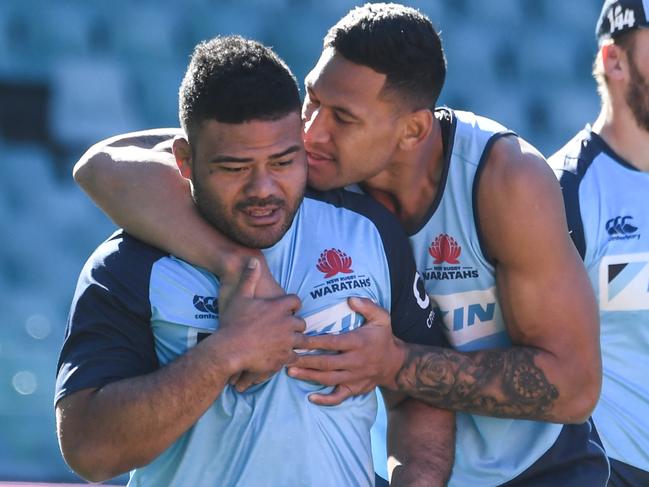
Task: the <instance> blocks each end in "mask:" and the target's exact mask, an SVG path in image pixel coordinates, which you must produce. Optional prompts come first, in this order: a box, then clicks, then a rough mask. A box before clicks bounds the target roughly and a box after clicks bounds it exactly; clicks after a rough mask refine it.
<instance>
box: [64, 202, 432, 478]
mask: <svg viewBox="0 0 649 487" xmlns="http://www.w3.org/2000/svg"><path fill="white" fill-rule="evenodd" d="M314 194H315V193H312V194H311V195H310V196H307V197H306V198H305V200H304V202H303V204H302V205H301V207H300V209H299V210H298V212H297V214H296V217H295V219H294V221H293V224H292V226H291V228H290V229H289V231H288V232H287V233H286V234H285V235H284V237H283V238H282V239H281V240H280V241H279V242H278V243H277V244H276V245H274V246H273V247H272V248H269V249H267V250H264V251H263V253H264V256H265V258H266V260H267V262H268V265H269V268H270V270H271V272H272V273H273V275H274V277H275V278H276V279H277V280H278V282H279V283H280V285H281V286H282V287H283V288H284V289H285V290H286V291H287V292H289V293H295V294H297V295H298V296H299V297H300V298H301V300H302V308H301V309H300V311H299V314H300V316H302V317H304V318H305V321H306V323H307V330H306V333H309V334H322V333H343V332H347V331H349V330H352V329H354V328H356V327H358V326H360V325H361V324H362V321H363V318H362V316H361V315H359V314H356V313H354V312H353V311H352V310H351V309H350V308H349V307H348V306H347V301H346V300H347V298H348V297H350V296H360V297H366V298H370V299H372V300H373V301H375V302H376V303H378V304H379V305H380V306H381V307H383V308H385V309H387V310H389V311H391V313H392V323H393V331H394V333H395V334H396V335H397V336H401V337H402V338H403V339H406V340H408V341H421V342H423V343H426V342H428V343H431V344H438V345H440V344H443V342H444V338H443V335H442V332H441V330H439V329H438V330H437V331H435V329H434V328H433V329H431V328H430V327H429V326H428V325H429V324H430V322H429V321H428V319H429V318H430V317H429V313H430V310H429V309H428V308H427V307H426V304H425V303H424V301H425V300H424V299H423V297H425V294H424V290H423V287H421V280H420V279H418V278H417V275H416V270H415V264H414V261H413V259H412V253H411V251H410V249H409V247H408V241H407V238H406V236H405V234H404V233H403V232H402V231H401V230H400V227H399V226H398V223H397V222H396V220H394V219H393V217H392V216H391V215H390V214H389V213H387V211H386V210H385V209H383V208H381V207H379V206H378V204H376V203H375V202H372V201H370V200H369V199H368V198H366V197H363V196H360V195H356V194H351V193H347V192H339V193H334V194H338V195H339V196H338V197H333V196H330V195H331V194H330V193H327V195H329V196H326V197H325V196H322V195H320V196H317V195H316V196H314ZM417 283H419V284H420V288H419V289H417V286H416V285H417ZM218 293H219V282H218V280H217V279H216V278H215V277H214V276H213V275H211V274H209V273H208V272H206V271H204V270H202V269H200V268H197V267H194V266H192V265H190V264H188V263H186V262H184V261H182V260H179V259H177V258H174V257H172V256H168V255H165V254H162V253H161V252H159V251H157V250H155V249H151V248H150V247H148V246H146V245H144V244H142V243H140V242H137V241H136V240H135V239H133V238H132V237H129V236H128V235H121V236H119V235H118V236H117V237H113V239H111V240H109V241H108V242H106V243H105V244H103V245H102V246H101V247H100V248H99V250H98V251H97V252H96V253H95V255H94V256H93V258H91V260H90V261H89V263H88V264H87V265H86V268H84V271H83V272H82V275H81V278H80V281H79V285H78V288H77V292H76V295H75V299H74V302H73V306H72V311H71V318H70V324H69V329H68V335H67V337H66V342H65V344H64V348H63V351H62V354H61V360H60V362H59V364H60V370H59V377H58V379H57V400H58V399H60V398H61V397H64V396H65V395H67V394H70V393H72V392H74V391H75V390H79V389H80V388H84V387H99V386H101V385H103V384H104V383H108V382H111V381H113V380H117V378H119V377H120V376H121V377H129V376H133V375H138V371H139V373H145V372H147V368H148V369H150V370H148V371H152V370H155V369H156V368H158V367H159V366H164V365H165V364H167V363H169V362H171V361H172V360H174V359H175V358H177V357H178V356H180V355H182V354H183V353H185V352H187V351H188V350H189V349H191V348H192V347H193V346H195V345H196V344H197V343H198V342H199V341H200V340H202V339H204V338H205V337H207V336H209V334H210V333H212V332H214V331H215V330H217V329H218V327H219V318H218V317H219V313H218ZM123 310H126V311H123ZM107 317H110V319H108V318H107ZM260 319H263V317H260ZM129 320H130V321H129ZM427 321H428V323H427ZM98 330H101V331H100V332H99V333H98ZM125 335H126V338H124V336H125ZM129 335H130V336H129ZM102 336H110V337H111V339H110V340H109V342H110V343H103V342H102V338H101V337H102ZM147 337H149V338H147ZM147 340H149V341H150V343H148V342H147ZM138 341H140V342H138ZM149 349H150V351H148V350H149ZM115 350H124V351H123V352H120V354H121V357H122V360H114V358H115V355H114V354H115V353H116V352H115ZM147 353H148V354H149V355H154V357H151V356H148V357H146V360H144V359H142V360H141V359H140V358H139V357H138V358H137V359H136V358H132V359H131V360H132V364H129V365H128V366H124V370H120V369H118V370H115V368H116V367H120V365H119V363H120V362H127V360H126V357H130V356H131V355H137V354H142V355H143V356H146V354H147ZM103 357H105V360H102V358H103ZM143 360H144V363H142V364H141V362H142V361H143ZM156 361H157V363H156ZM98 363H101V365H97V364H98ZM131 369H135V370H134V371H132V370H131ZM323 391H325V392H327V391H329V388H325V387H323V386H320V385H316V384H312V383H307V382H304V381H299V380H296V379H292V378H290V377H288V376H287V374H286V372H285V371H284V370H282V371H280V372H278V373H277V374H275V375H274V376H273V377H272V378H271V379H269V380H268V381H267V382H266V383H263V384H260V385H257V386H254V387H253V388H251V389H250V390H249V391H247V392H245V393H238V392H236V391H235V390H234V389H233V388H232V387H230V386H226V388H225V389H224V391H223V392H222V394H221V395H220V396H219V398H218V399H217V400H216V401H215V402H214V404H213V405H212V406H211V407H210V408H209V409H208V410H207V411H206V412H205V414H203V416H202V417H201V418H200V419H199V420H198V422H197V423H196V424H195V425H194V426H193V427H192V428H191V429H190V430H188V431H187V432H186V433H185V434H184V435H183V436H182V437H181V438H180V439H179V440H178V441H176V442H175V443H174V444H173V445H172V446H171V447H170V448H168V449H167V450H166V451H165V452H164V453H162V454H161V455H160V456H159V457H158V458H156V459H155V460H154V461H153V462H152V463H150V464H149V465H147V466H145V467H143V468H139V469H137V470H135V471H134V472H132V474H131V478H130V482H129V485H131V486H190V485H191V486H198V485H223V486H245V487H248V486H285V485H291V486H305V487H306V486H309V487H318V486H321V487H330V486H371V485H373V484H374V469H373V465H372V453H371V442H370V428H371V426H372V424H373V423H374V420H375V416H376V410H377V399H376V394H375V393H371V394H365V395H361V396H357V397H353V398H350V399H348V400H346V401H345V402H343V403H342V404H341V405H339V406H335V407H321V406H316V405H314V404H312V403H310V402H309V400H308V395H309V394H311V393H313V392H323ZM377 446H378V448H379V450H384V449H385V447H384V445H377Z"/></svg>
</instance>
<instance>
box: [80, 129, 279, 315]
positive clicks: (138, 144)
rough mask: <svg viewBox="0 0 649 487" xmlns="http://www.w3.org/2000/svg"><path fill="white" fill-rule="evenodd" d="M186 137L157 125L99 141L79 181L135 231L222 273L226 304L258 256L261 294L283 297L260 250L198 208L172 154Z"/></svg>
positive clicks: (82, 167) (83, 165)
mask: <svg viewBox="0 0 649 487" xmlns="http://www.w3.org/2000/svg"><path fill="white" fill-rule="evenodd" d="M182 135H183V134H182V131H181V130H180V129H157V130H147V131H142V132H133V133H129V134H124V135H118V136H116V137H113V138H110V139H107V140H104V141H102V142H99V143H97V144H95V145H94V146H93V147H91V148H90V149H89V150H88V151H87V152H86V153H85V154H84V155H83V156H82V157H81V159H80V160H79V161H78V162H77V164H76V165H75V167H74V171H73V175H74V179H75V181H76V182H77V183H78V184H79V186H81V188H82V189H83V190H84V191H85V192H86V193H87V194H88V196H90V198H92V200H93V201H94V202H95V203H97V205H98V206H99V207H100V208H101V209H102V210H103V211H104V212H105V213H106V214H107V215H108V216H109V217H110V218H111V219H112V220H113V221H114V222H115V223H117V225H119V226H120V227H122V228H124V229H125V230H126V231H127V232H129V233H130V234H131V235H134V236H135V237H137V238H139V239H140V240H142V241H144V242H147V243H149V244H151V245H153V246H155V247H158V248H161V249H164V250H165V251H167V252H169V253H171V254H173V255H176V256H178V257H181V258H182V259H184V260H186V261H188V262H191V263H193V264H196V265H199V266H201V267H204V268H206V269H208V270H210V271H212V272H214V273H215V274H216V275H218V276H219V277H220V278H221V281H222V283H223V289H222V293H223V295H222V299H221V301H222V303H221V304H222V305H223V304H224V303H225V301H226V300H227V298H228V297H229V295H230V292H231V287H232V286H233V285H234V284H235V283H236V281H237V279H238V277H239V275H240V273H241V269H242V268H243V266H244V263H245V262H246V261H247V260H248V259H249V258H250V257H252V256H255V257H257V258H259V259H260V262H261V264H262V277H261V280H260V283H259V286H258V293H259V294H260V295H262V296H277V295H280V294H281V289H280V288H279V286H278V285H277V284H276V283H275V282H274V280H273V279H272V277H271V275H270V272H269V271H268V270H267V268H266V263H265V260H264V259H263V258H262V257H261V254H260V252H259V251H258V250H254V249H247V248H244V247H241V246H239V245H237V244H235V243H233V242H232V241H230V240H229V239H228V238H226V237H224V236H223V235H221V233H219V232H218V231H217V230H216V229H215V228H214V227H213V226H211V225H209V224H208V223H207V222H206V221H205V220H204V219H203V218H202V217H201V215H200V214H199V212H198V211H197V210H196V206H195V205H194V203H193V201H192V198H191V187H190V183H189V181H188V180H186V179H184V178H183V177H182V176H181V175H180V172H179V171H178V168H177V166H176V162H175V160H174V157H173V155H172V154H171V153H170V147H171V144H170V142H171V141H172V140H173V138H174V137H175V136H182Z"/></svg>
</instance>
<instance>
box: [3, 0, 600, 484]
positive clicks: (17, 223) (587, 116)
mask: <svg viewBox="0 0 649 487" xmlns="http://www.w3.org/2000/svg"><path fill="white" fill-rule="evenodd" d="M360 3H362V2H353V1H349V0H327V1H323V0H219V1H217V0H211V1H210V0H186V1H183V2H180V1H177V2H173V1H171V0H165V1H160V0H158V1H154V0H132V1H126V0H112V1H110V2H106V1H101V0H76V1H75V0H2V2H0V155H1V160H2V162H1V164H2V166H1V167H2V175H1V176H0V222H1V223H2V228H3V230H2V237H0V242H1V244H0V310H1V311H0V312H1V313H2V315H1V316H2V322H1V324H0V481H1V480H29V481H55V482H70V481H75V480H76V479H77V478H76V477H75V476H74V474H72V473H71V472H70V470H69V469H68V468H67V467H66V465H65V464H64V463H63V461H62V459H61V457H60V454H59V451H58V447H57V443H56V436H55V426H54V415H53V407H52V397H53V390H54V378H55V368H56V360H57V356H58V352H59V348H60V345H61V342H62V338H63V333H64V327H65V319H66V316H67V311H68V306H69V302H70V299H71V297H72V294H73V291H74V286H75V283H76V278H77V274H78V272H79V270H80V269H81V266H82V265H83V263H84V261H85V259H86V257H87V255H88V254H89V252H91V251H92V249H93V248H94V247H95V246H96V245H97V244H98V243H99V242H100V241H101V240H103V239H104V238H105V237H106V236H107V235H108V234H109V233H110V232H111V231H112V230H113V229H114V227H113V225H112V224H111V222H109V221H108V220H107V219H106V218H105V217H104V216H103V215H102V214H101V213H100V212H99V211H98V210H97V209H96V208H95V207H94V206H93V205H92V204H91V203H90V202H89V201H88V200H87V199H86V198H85V197H84V196H83V195H82V194H81V192H80V191H79V190H78V189H77V188H76V187H75V186H74V185H73V183H72V180H71V175H70V174H71V168H72V166H73V164H74V163H75V161H76V160H77V159H78V158H79V156H80V155H81V154H82V153H83V151H84V150H85V148H87V147H88V146H89V145H91V144H92V143H93V142H95V141H97V140H99V139H101V138H104V137H107V136H110V135H114V134H116V133H119V132H124V131H131V130H138V129H143V128H149V127H158V126H177V125H178V122H177V105H176V100H177V88H178V85H179V83H180V80H181V77H182V74H183V72H184V70H185V68H186V64H187V61H188V57H189V55H190V53H191V50H192V47H193V46H194V45H195V44H196V43H197V42H198V41H200V40H203V39H207V38H210V37H213V36H214V35H217V34H230V33H239V34H242V35H246V36H250V37H253V38H255V39H258V40H261V41H262V42H264V43H266V44H269V45H271V46H273V47H274V48H275V49H276V50H277V52H278V53H279V54H280V55H281V56H282V57H283V58H284V59H285V60H286V61H287V62H288V63H289V65H290V66H291V67H292V68H293V70H294V71H295V73H296V75H297V77H298V79H299V80H300V83H301V82H302V80H303V78H304V75H305V74H306V73H307V72H308V70H309V68H310V67H311V66H312V65H313V63H314V62H315V60H316V59H317V57H318V55H319V52H320V47H321V41H322V37H323V36H324V34H325V32H326V30H327V28H328V27H329V26H330V25H332V24H333V23H334V22H335V21H336V20H337V19H338V18H340V17H341V16H342V15H343V14H344V13H345V12H346V11H347V10H349V9H350V8H351V7H352V6H354V5H357V4H360ZM404 3H406V4H408V5H412V6H414V7H417V8H419V9H420V10H422V11H423V12H425V13H426V14H428V15H429V16H430V18H431V19H432V21H433V23H434V24H435V26H436V27H437V29H438V30H441V35H442V40H443V44H444V47H445V50H446V55H447V59H448V78H447V82H446V85H445V88H444V90H443V92H442V96H441V99H440V104H446V105H448V106H451V107H453V108H457V109H467V110H472V111H475V112H477V113H479V114H481V115H485V116H488V117H491V118H494V119H496V120H498V121H500V122H502V123H504V124H505V125H507V126H509V127H510V128H512V129H513V130H515V131H517V132H518V133H519V134H521V135H522V136H523V137H525V138H526V139H528V140H529V141H531V142H532V143H534V144H535V145H536V146H537V147H538V148H539V149H540V150H541V151H542V152H544V154H546V155H550V154H551V153H552V152H553V151H555V150H556V149H558V148H559V147H560V146H561V145H562V144H563V143H564V142H565V141H566V140H567V139H568V138H570V137H571V136H572V135H573V134H574V133H575V132H576V131H577V130H578V129H579V128H581V127H582V126H583V125H584V124H585V123H587V122H591V121H593V119H594V117H595V116H596V114H597V111H598V108H599V105H598V99H597V95H596V89H595V83H594V82H593V81H592V79H591V76H590V70H591V63H592V59H593V56H594V53H595V49H596V45H595V39H594V26H595V22H596V19H597V15H598V13H599V8H600V6H601V1H600V0H569V1H566V0H489V1H487V0H426V1H424V0H420V1H405V2H404ZM121 480H123V478H122V479H118V482H119V481H121Z"/></svg>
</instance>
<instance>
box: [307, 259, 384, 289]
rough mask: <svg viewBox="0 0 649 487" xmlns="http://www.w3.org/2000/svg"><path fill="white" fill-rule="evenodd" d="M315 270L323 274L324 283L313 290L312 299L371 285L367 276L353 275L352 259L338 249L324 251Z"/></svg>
mask: <svg viewBox="0 0 649 487" xmlns="http://www.w3.org/2000/svg"><path fill="white" fill-rule="evenodd" d="M316 269H318V270H319V271H320V272H322V273H323V274H324V276H323V277H324V279H326V281H325V282H324V283H323V284H319V285H317V286H315V287H314V288H313V291H311V297H312V298H313V299H318V298H321V297H322V296H326V295H327V294H332V293H337V292H340V291H349V290H351V289H358V288H362V287H370V285H371V284H372V281H371V280H370V278H369V277H368V276H365V275H358V274H355V273H354V269H352V258H351V257H350V256H349V255H347V254H346V253H345V252H343V251H342V250H340V249H335V248H331V249H324V250H323V251H322V252H321V253H320V257H319V258H318V262H317V263H316ZM340 274H343V275H340Z"/></svg>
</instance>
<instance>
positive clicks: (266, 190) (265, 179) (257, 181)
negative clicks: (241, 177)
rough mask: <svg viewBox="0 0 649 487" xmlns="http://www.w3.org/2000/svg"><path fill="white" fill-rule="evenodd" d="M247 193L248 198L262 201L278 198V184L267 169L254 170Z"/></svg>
mask: <svg viewBox="0 0 649 487" xmlns="http://www.w3.org/2000/svg"><path fill="white" fill-rule="evenodd" d="M245 193H246V196H248V197H251V196H253V197H255V198H260V199H263V198H268V197H269V196H276V195H277V182H276V181H275V178H274V177H273V175H272V174H271V173H270V172H269V171H267V170H266V169H254V170H253V171H252V173H251V175H250V180H249V181H248V184H247V185H246V187H245Z"/></svg>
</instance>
